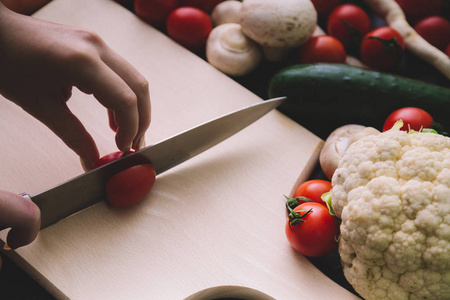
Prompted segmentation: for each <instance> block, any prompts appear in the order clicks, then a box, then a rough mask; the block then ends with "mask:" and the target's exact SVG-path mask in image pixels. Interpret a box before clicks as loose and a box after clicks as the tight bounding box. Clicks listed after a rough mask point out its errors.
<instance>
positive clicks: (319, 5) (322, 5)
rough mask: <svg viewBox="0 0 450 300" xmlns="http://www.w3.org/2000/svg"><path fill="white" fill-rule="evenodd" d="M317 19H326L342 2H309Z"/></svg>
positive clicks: (328, 0) (337, 0) (313, 0)
mask: <svg viewBox="0 0 450 300" xmlns="http://www.w3.org/2000/svg"><path fill="white" fill-rule="evenodd" d="M311 2H312V3H313V4H314V8H315V9H316V11H317V14H318V15H319V17H326V16H328V14H329V13H330V11H332V10H333V8H335V7H336V6H338V5H339V4H341V3H342V0H311Z"/></svg>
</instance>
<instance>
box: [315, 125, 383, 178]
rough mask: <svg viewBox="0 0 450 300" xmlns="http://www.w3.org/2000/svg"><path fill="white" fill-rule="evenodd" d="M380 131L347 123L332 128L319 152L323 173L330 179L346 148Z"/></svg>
mask: <svg viewBox="0 0 450 300" xmlns="http://www.w3.org/2000/svg"><path fill="white" fill-rule="evenodd" d="M378 133H380V132H379V131H378V130H377V129H375V128H373V127H365V126H362V125H356V124H349V125H344V126H341V127H339V128H337V129H336V130H334V131H333V132H332V133H331V134H330V135H329V136H328V138H327V140H326V141H325V144H324V145H323V148H322V150H321V152H320V157H319V161H320V166H321V168H322V171H323V173H324V174H325V176H327V177H328V179H330V180H331V178H332V177H333V174H334V171H336V168H337V166H338V164H339V161H340V160H341V158H342V157H343V156H344V154H345V152H346V151H347V148H348V147H349V146H350V145H351V144H352V143H354V142H356V141H357V140H359V139H360V138H362V137H364V136H367V135H372V134H378Z"/></svg>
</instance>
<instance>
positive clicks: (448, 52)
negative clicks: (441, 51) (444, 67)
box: [445, 44, 450, 57]
mask: <svg viewBox="0 0 450 300" xmlns="http://www.w3.org/2000/svg"><path fill="white" fill-rule="evenodd" d="M445 54H447V56H448V57H450V44H448V45H447V47H446V48H445Z"/></svg>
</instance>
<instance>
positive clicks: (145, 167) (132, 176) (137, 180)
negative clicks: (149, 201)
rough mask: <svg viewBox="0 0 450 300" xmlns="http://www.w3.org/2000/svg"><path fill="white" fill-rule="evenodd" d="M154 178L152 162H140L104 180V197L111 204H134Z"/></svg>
mask: <svg viewBox="0 0 450 300" xmlns="http://www.w3.org/2000/svg"><path fill="white" fill-rule="evenodd" d="M155 178H156V173H155V168H154V167H153V165H152V164H141V165H136V166H133V167H131V168H128V169H125V170H123V171H121V172H119V173H117V174H115V175H114V176H113V177H111V178H110V179H109V180H108V181H107V182H106V199H107V201H108V203H109V204H110V205H112V206H117V207H128V206H131V205H134V204H136V203H138V202H140V201H141V200H142V199H143V198H144V197H145V196H146V195H147V194H148V193H149V192H150V190H151V189H152V187H153V185H154V183H155Z"/></svg>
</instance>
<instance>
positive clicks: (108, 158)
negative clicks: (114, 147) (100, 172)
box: [94, 150, 134, 169]
mask: <svg viewBox="0 0 450 300" xmlns="http://www.w3.org/2000/svg"><path fill="white" fill-rule="evenodd" d="M133 152H134V150H130V151H128V153H127V154H130V153H133ZM122 156H123V152H122V151H116V152H112V153H109V154H106V155H105V156H102V157H100V159H99V160H98V161H97V162H96V163H95V165H94V169H96V168H99V167H101V166H103V165H106V164H107V163H109V162H112V161H115V160H116V159H119V158H121V157H122Z"/></svg>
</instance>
